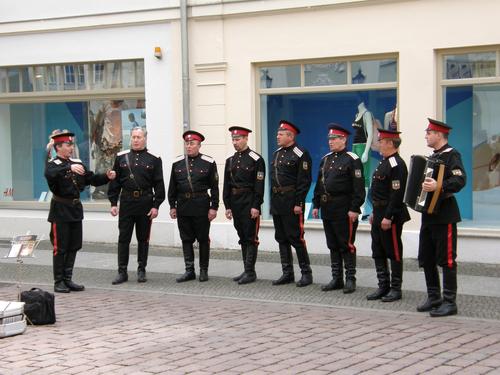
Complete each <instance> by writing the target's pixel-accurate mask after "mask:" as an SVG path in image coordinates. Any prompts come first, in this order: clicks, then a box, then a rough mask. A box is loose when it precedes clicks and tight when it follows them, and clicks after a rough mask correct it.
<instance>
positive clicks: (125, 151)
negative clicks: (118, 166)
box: [116, 150, 130, 156]
mask: <svg viewBox="0 0 500 375" xmlns="http://www.w3.org/2000/svg"><path fill="white" fill-rule="evenodd" d="M129 152H130V150H123V151H120V152H119V153H117V154H116V156H121V155H125V154H127V153H129Z"/></svg>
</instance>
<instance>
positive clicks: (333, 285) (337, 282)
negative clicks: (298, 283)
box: [321, 279, 344, 292]
mask: <svg viewBox="0 0 500 375" xmlns="http://www.w3.org/2000/svg"><path fill="white" fill-rule="evenodd" d="M343 287H344V280H342V279H332V281H330V282H329V283H328V284H325V285H322V286H321V290H322V291H323V292H329V291H330V290H337V289H342V288H343Z"/></svg>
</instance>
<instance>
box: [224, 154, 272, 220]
mask: <svg viewBox="0 0 500 375" xmlns="http://www.w3.org/2000/svg"><path fill="white" fill-rule="evenodd" d="M265 176H266V165H265V163H264V159H262V156H260V155H259V154H257V153H256V152H255V151H252V150H250V148H247V149H246V150H243V151H241V152H235V153H234V155H233V156H231V157H229V158H227V160H226V165H225V168H224V189H223V192H222V197H223V200H224V205H225V206H226V209H228V210H229V209H230V210H234V211H235V213H237V212H236V211H239V210H246V209H247V208H248V209H250V208H255V209H257V210H259V211H260V206H261V204H262V202H263V201H264V179H265ZM233 189H236V190H240V191H241V192H238V193H237V194H232V192H234V190H233Z"/></svg>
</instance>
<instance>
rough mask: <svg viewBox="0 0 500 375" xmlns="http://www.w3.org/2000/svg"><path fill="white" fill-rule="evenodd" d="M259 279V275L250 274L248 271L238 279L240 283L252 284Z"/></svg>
mask: <svg viewBox="0 0 500 375" xmlns="http://www.w3.org/2000/svg"><path fill="white" fill-rule="evenodd" d="M255 280H257V276H256V275H255V273H254V274H252V275H249V274H248V273H243V276H242V277H241V278H240V279H239V280H238V284H240V285H243V284H250V283H253V282H255Z"/></svg>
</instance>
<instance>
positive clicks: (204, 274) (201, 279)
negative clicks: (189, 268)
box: [198, 270, 208, 283]
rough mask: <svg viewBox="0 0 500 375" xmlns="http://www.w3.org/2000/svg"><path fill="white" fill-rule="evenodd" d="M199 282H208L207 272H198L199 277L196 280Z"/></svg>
mask: <svg viewBox="0 0 500 375" xmlns="http://www.w3.org/2000/svg"><path fill="white" fill-rule="evenodd" d="M198 280H200V282H201V283H202V282H204V281H208V271H207V270H200V277H199V278H198Z"/></svg>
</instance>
